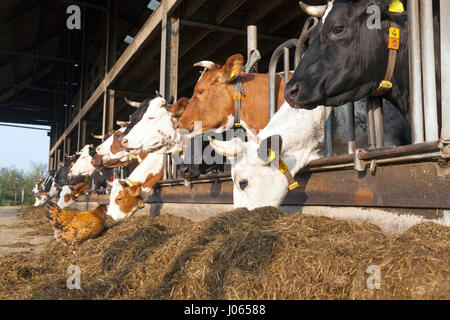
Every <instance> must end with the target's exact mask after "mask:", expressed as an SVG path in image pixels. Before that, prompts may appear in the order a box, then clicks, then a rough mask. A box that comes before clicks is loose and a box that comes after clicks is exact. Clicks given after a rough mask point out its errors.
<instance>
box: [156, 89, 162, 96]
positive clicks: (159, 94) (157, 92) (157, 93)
mask: <svg viewBox="0 0 450 320" xmlns="http://www.w3.org/2000/svg"><path fill="white" fill-rule="evenodd" d="M155 93H156V97H160V98H162V97H163V96H162V95H161V93H159V91H158V90H155Z"/></svg>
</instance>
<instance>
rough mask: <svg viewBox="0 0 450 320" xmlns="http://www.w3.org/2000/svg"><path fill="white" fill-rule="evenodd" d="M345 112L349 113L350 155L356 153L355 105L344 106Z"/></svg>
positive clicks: (352, 103)
mask: <svg viewBox="0 0 450 320" xmlns="http://www.w3.org/2000/svg"><path fill="white" fill-rule="evenodd" d="M344 108H345V112H346V113H347V130H348V142H347V144H348V153H349V154H354V153H355V148H356V144H355V103H354V102H349V103H347V104H345V105H344Z"/></svg>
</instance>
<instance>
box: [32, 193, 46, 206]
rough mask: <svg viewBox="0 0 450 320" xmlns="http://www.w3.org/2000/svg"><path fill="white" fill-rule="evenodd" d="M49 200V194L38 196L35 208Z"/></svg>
mask: <svg viewBox="0 0 450 320" xmlns="http://www.w3.org/2000/svg"><path fill="white" fill-rule="evenodd" d="M47 200H48V194H47V192H42V193H41V194H39V195H38V196H36V201H35V202H34V206H35V207H39V206H42V205H43V204H44V203H46V202H47Z"/></svg>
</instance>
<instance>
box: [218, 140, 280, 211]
mask: <svg viewBox="0 0 450 320" xmlns="http://www.w3.org/2000/svg"><path fill="white" fill-rule="evenodd" d="M269 141H274V142H276V143H273V145H272V146H271V145H270V144H269V143H268V142H269ZM281 145H282V141H281V137H280V136H279V135H275V136H273V137H269V138H267V139H264V140H263V141H262V142H261V143H258V142H256V141H254V140H252V141H247V142H243V141H242V140H241V139H239V138H234V139H232V140H228V141H218V140H214V139H211V146H212V148H213V149H214V150H215V151H216V152H217V153H219V154H222V155H224V156H227V157H229V158H230V159H231V162H232V170H231V176H232V179H233V183H234V186H233V203H234V207H235V208H240V207H245V208H248V209H254V208H258V207H263V206H274V207H279V206H280V205H281V203H282V202H283V200H284V198H285V197H286V195H287V193H288V181H287V179H286V177H285V175H284V174H283V173H281V172H280V170H279V169H278V166H277V165H276V163H277V159H278V158H279V154H280V152H279V150H280V149H281ZM268 148H271V150H273V151H274V152H275V153H274V156H273V157H268V154H267V150H268ZM284 160H285V161H286V159H284Z"/></svg>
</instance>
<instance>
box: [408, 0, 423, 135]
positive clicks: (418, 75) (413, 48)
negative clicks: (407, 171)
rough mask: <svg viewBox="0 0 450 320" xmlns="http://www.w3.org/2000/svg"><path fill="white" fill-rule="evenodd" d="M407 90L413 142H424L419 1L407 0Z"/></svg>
mask: <svg viewBox="0 0 450 320" xmlns="http://www.w3.org/2000/svg"><path fill="white" fill-rule="evenodd" d="M408 30H409V31H408V51H409V92H410V100H411V134H412V142H413V143H421V142H424V141H425V140H424V131H423V103H422V59H421V51H420V24H419V2H418V1H417V0H408Z"/></svg>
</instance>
